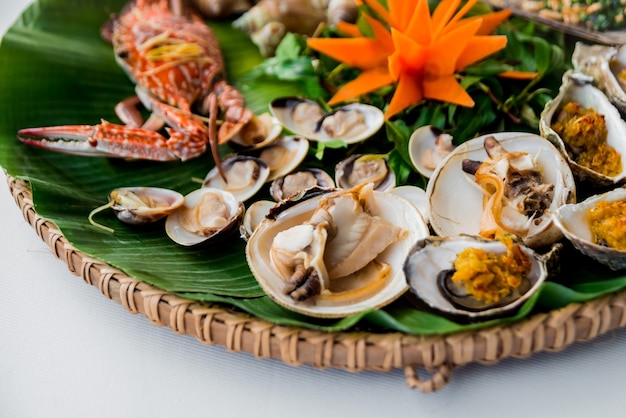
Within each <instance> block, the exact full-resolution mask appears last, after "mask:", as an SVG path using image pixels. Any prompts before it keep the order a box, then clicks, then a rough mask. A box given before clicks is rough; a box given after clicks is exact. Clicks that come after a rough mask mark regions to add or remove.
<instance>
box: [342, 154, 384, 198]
mask: <svg viewBox="0 0 626 418" xmlns="http://www.w3.org/2000/svg"><path fill="white" fill-rule="evenodd" d="M335 183H336V184H337V187H340V188H342V189H349V188H351V187H355V186H358V185H359V184H363V183H373V184H374V188H375V189H376V190H379V191H385V190H389V189H391V188H393V187H395V185H396V175H395V173H394V172H393V170H392V169H391V168H390V167H389V164H388V162H387V158H386V157H385V156H384V155H378V154H357V155H352V156H350V157H348V158H346V159H345V160H343V161H340V162H339V163H337V165H336V166H335Z"/></svg>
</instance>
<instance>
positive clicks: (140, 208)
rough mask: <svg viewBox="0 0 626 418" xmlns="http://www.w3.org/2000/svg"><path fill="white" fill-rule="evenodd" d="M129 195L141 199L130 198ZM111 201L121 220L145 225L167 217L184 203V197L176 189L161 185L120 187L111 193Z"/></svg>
mask: <svg viewBox="0 0 626 418" xmlns="http://www.w3.org/2000/svg"><path fill="white" fill-rule="evenodd" d="M128 195H131V196H133V195H134V196H137V197H138V198H139V199H134V198H133V199H129V198H128ZM109 201H110V202H113V206H111V208H112V209H113V211H114V212H115V216H117V218H118V219H119V220H120V221H122V222H124V223H127V224H131V225H143V224H146V223H151V222H156V221H158V220H159V219H162V218H164V217H166V216H167V215H169V214H170V213H172V212H173V211H175V210H176V209H178V208H179V207H180V206H181V205H182V204H183V201H184V198H183V195H181V194H180V193H178V192H176V191H174V190H169V189H162V188H159V187H120V188H117V189H114V190H112V191H111V193H109ZM145 202H152V204H149V205H148V204H145Z"/></svg>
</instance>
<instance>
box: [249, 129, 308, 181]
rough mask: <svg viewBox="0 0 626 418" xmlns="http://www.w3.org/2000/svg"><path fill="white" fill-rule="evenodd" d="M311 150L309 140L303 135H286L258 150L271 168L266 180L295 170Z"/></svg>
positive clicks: (259, 155)
mask: <svg viewBox="0 0 626 418" xmlns="http://www.w3.org/2000/svg"><path fill="white" fill-rule="evenodd" d="M308 151H309V141H307V140H306V139H305V138H303V137H301V136H284V137H281V138H279V139H278V140H276V141H274V142H273V143H272V144H270V145H268V146H267V147H264V148H263V149H261V150H260V151H259V152H258V158H260V159H261V160H263V161H265V162H266V163H267V165H268V166H269V168H270V174H269V176H268V177H267V180H266V181H268V182H269V181H273V180H276V179H277V178H279V177H283V176H286V175H287V174H289V173H291V172H292V171H293V170H295V169H296V168H297V167H298V166H299V165H300V163H301V162H302V161H303V160H304V158H305V157H306V154H307V152H308Z"/></svg>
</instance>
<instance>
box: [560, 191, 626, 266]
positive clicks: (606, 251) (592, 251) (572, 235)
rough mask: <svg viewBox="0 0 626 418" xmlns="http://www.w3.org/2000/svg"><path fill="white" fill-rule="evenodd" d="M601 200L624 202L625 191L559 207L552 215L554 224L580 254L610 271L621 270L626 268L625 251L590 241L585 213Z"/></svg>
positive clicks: (625, 198)
mask: <svg viewBox="0 0 626 418" xmlns="http://www.w3.org/2000/svg"><path fill="white" fill-rule="evenodd" d="M601 200H605V201H607V202H609V203H610V202H617V201H626V189H624V188H617V189H614V190H611V191H609V192H606V193H602V194H598V195H594V196H591V197H589V198H587V199H585V200H583V201H582V202H579V203H572V204H568V205H564V206H561V207H560V208H559V209H557V210H556V211H555V212H554V214H553V218H554V223H555V225H556V226H557V227H558V228H559V229H560V230H561V231H562V232H563V235H565V238H567V239H568V240H569V241H570V242H571V243H572V244H573V245H574V247H576V249H578V250H579V251H580V252H581V253H583V254H585V255H587V256H589V257H591V258H592V259H594V260H595V261H597V262H599V263H602V264H604V265H607V266H609V267H610V268H611V269H612V270H623V269H625V268H626V251H624V250H619V249H616V248H611V247H606V246H602V245H598V244H596V243H594V242H593V239H592V234H591V230H590V229H589V222H588V220H587V213H588V212H589V210H590V209H591V208H592V207H594V206H595V205H596V204H597V203H598V202H599V201H601Z"/></svg>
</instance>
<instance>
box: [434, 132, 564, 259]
mask: <svg viewBox="0 0 626 418" xmlns="http://www.w3.org/2000/svg"><path fill="white" fill-rule="evenodd" d="M426 194H427V197H428V201H429V202H430V207H431V212H430V222H431V226H432V228H433V230H434V231H435V232H436V233H437V235H440V236H456V235H460V234H468V235H482V236H484V237H488V238H493V237H496V236H499V235H501V234H502V233H509V234H514V235H516V236H518V237H519V238H520V239H522V240H523V242H524V243H525V244H526V245H528V246H530V247H533V248H538V247H542V246H547V245H550V244H552V243H554V242H556V241H557V240H559V239H560V238H561V237H562V234H561V232H560V231H559V229H558V228H557V227H556V226H555V225H554V224H553V222H552V216H551V213H552V212H554V211H555V210H556V209H557V208H558V207H560V206H561V205H563V204H565V203H568V202H573V201H575V196H576V187H575V184H574V178H573V175H572V172H571V170H570V169H569V166H568V164H567V162H566V161H565V159H564V157H563V156H562V155H561V153H560V152H559V151H558V150H557V149H556V148H555V147H554V146H553V145H552V144H551V143H550V142H549V141H547V140H545V139H544V138H542V137H540V136H538V135H533V134H526V133H519V132H518V133H516V132H506V133H498V134H494V135H485V136H483V137H479V138H475V139H472V140H470V141H467V142H465V143H464V144H462V145H460V146H459V147H457V148H456V149H455V150H454V151H453V152H452V153H451V154H450V155H449V156H448V157H447V158H446V159H445V160H444V161H443V162H442V164H441V165H440V166H439V167H438V168H437V170H435V173H434V174H433V177H431V179H430V181H429V182H428V186H427V189H426Z"/></svg>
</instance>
